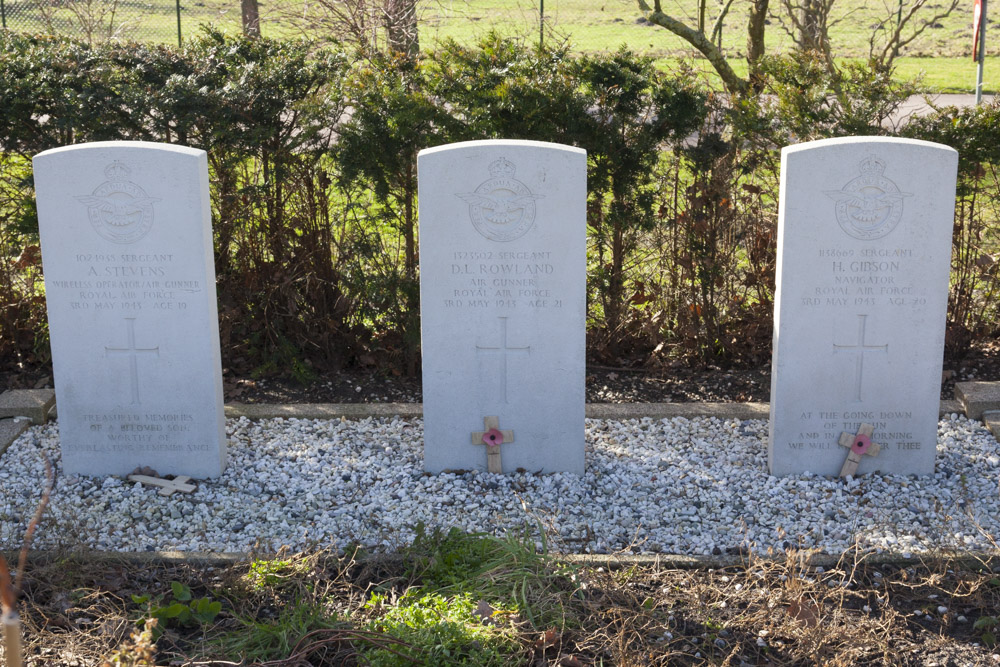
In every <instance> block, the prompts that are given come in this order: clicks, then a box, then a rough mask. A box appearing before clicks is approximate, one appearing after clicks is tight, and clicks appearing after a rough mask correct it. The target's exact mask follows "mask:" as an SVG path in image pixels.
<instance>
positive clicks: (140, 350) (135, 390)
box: [104, 317, 160, 405]
mask: <svg viewBox="0 0 1000 667" xmlns="http://www.w3.org/2000/svg"><path fill="white" fill-rule="evenodd" d="M125 325H126V327H127V328H128V347H107V346H105V348H104V354H105V355H106V356H109V357H111V356H115V357H121V356H127V357H128V370H129V379H130V381H131V384H132V403H131V404H132V405H139V404H140V402H139V362H138V359H137V357H138V356H139V355H140V354H155V355H156V356H157V357H158V356H160V346H159V345H157V346H156V347H136V346H135V318H134V317H126V318H125Z"/></svg>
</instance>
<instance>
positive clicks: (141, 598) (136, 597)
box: [132, 595, 149, 604]
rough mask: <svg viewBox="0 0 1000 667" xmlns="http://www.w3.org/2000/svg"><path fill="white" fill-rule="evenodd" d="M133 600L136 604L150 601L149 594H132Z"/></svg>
mask: <svg viewBox="0 0 1000 667" xmlns="http://www.w3.org/2000/svg"><path fill="white" fill-rule="evenodd" d="M132 602H134V603H136V604H146V603H147V602H149V596H148V595H133V596H132Z"/></svg>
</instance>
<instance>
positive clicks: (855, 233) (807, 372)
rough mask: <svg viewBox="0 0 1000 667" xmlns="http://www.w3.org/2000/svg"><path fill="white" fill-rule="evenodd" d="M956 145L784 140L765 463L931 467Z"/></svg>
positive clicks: (827, 471)
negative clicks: (845, 443) (847, 443)
mask: <svg viewBox="0 0 1000 667" xmlns="http://www.w3.org/2000/svg"><path fill="white" fill-rule="evenodd" d="M957 165H958V154H957V153H956V152H955V151H954V150H953V149H951V148H948V147H945V146H940V145H938V144H932V143H929V142H922V141H914V140H907V139H889V138H874V137H872V138H845V139H829V140H823V141H816V142H810V143H805V144H800V145H796V146H791V147H787V148H785V149H784V150H783V151H782V163H781V194H780V204H779V218H778V265H777V281H776V284H777V292H776V295H775V317H774V347H773V350H772V375H771V422H770V429H771V430H770V442H769V447H768V465H769V467H770V470H771V472H772V474H775V475H789V474H796V473H802V472H805V471H810V472H813V473H817V474H823V475H836V474H838V471H839V470H840V469H841V468H842V466H843V463H844V450H843V449H842V448H841V447H840V446H839V440H840V435H841V433H842V432H850V433H856V432H858V429H859V427H860V426H861V424H868V425H870V427H871V428H873V429H874V430H875V433H876V434H877V435H878V440H879V444H880V445H881V448H880V450H879V454H878V457H873V456H864V457H862V458H861V460H860V463H859V464H858V472H859V474H864V473H867V472H872V471H874V470H881V471H883V472H888V473H897V474H928V473H931V472H933V470H934V455H935V451H936V445H937V422H938V409H939V397H940V384H941V362H942V357H943V353H944V328H945V316H946V308H947V302H948V275H949V267H950V260H951V230H952V224H953V215H954V205H955V180H956V173H957Z"/></svg>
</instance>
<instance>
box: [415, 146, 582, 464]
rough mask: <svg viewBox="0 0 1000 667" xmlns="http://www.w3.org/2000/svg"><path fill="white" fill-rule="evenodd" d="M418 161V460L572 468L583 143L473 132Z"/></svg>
mask: <svg viewBox="0 0 1000 667" xmlns="http://www.w3.org/2000/svg"><path fill="white" fill-rule="evenodd" d="M418 168H419V178H420V180H419V186H420V192H419V201H420V310H421V322H422V324H421V336H422V352H423V394H424V465H425V468H426V469H427V470H429V471H431V472H440V471H442V470H448V469H478V470H487V469H488V468H487V461H488V460H489V461H490V462H491V463H490V466H489V467H490V468H491V469H493V470H495V469H496V468H498V467H500V466H501V465H502V469H503V471H504V472H511V471H514V470H517V469H518V468H524V469H525V470H530V471H532V472H535V471H543V472H555V471H566V472H573V473H578V474H582V473H583V471H584V327H585V315H586V310H585V308H586V301H585V299H586V296H585V294H586V198H587V190H586V187H587V186H586V178H587V158H586V152H584V151H583V150H580V149H578V148H571V147H569V146H561V145H558V144H548V143H541V142H532V141H473V142H467V143H460V144H452V145H448V146H441V147H438V148H432V149H428V150H425V151H421V153H420V156H419V158H418ZM484 420H485V421H484ZM494 421H496V422H497V423H499V424H500V425H501V427H502V428H503V429H509V431H501V430H499V428H498V429H495V430H496V433H493V436H494V437H495V438H496V440H495V441H490V442H487V441H486V440H484V439H483V438H484V437H488V436H489V434H490V433H492V432H493V430H494V429H490V428H489V427H486V428H485V429H484V424H492V423H493V422H494ZM503 433H508V434H509V436H503ZM470 434H472V443H473V444H471V445H470ZM497 434H500V435H497ZM513 434H516V435H517V437H516V439H513V440H512V439H511V438H512V436H513ZM484 443H485V444H486V446H484ZM501 443H502V444H501ZM501 447H502V449H503V455H502V459H501V456H500V449H501ZM501 461H502V463H501Z"/></svg>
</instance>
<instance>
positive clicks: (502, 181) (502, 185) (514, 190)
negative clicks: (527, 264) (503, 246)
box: [457, 158, 542, 241]
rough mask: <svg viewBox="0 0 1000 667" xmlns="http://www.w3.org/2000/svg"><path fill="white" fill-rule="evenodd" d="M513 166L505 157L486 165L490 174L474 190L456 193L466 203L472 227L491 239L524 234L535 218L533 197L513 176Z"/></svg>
mask: <svg viewBox="0 0 1000 667" xmlns="http://www.w3.org/2000/svg"><path fill="white" fill-rule="evenodd" d="M515 171H516V167H515V166H514V164H513V163H512V162H510V161H509V160H507V159H505V158H500V159H499V160H497V161H495V162H493V163H492V164H491V165H490V175H491V176H492V177H493V178H491V179H489V180H488V181H484V182H483V183H482V184H481V185H480V186H479V187H478V188H476V191H475V192H469V193H460V194H458V195H457V196H458V197H460V198H461V199H462V201H464V202H466V203H467V204H468V205H469V216H470V217H471V218H472V224H473V225H475V227H476V230H477V231H478V232H479V233H480V234H482V235H483V236H485V237H486V238H488V239H492V240H493V241H513V240H514V239H517V238H520V237H521V236H524V234H525V233H526V232H527V231H528V230H529V229H531V226H532V224H534V222H535V200H536V199H541V198H542V195H536V194H532V193H531V190H529V189H528V186H526V185H525V184H524V183H522V182H521V181H519V180H517V179H515V178H514V172H515Z"/></svg>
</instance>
